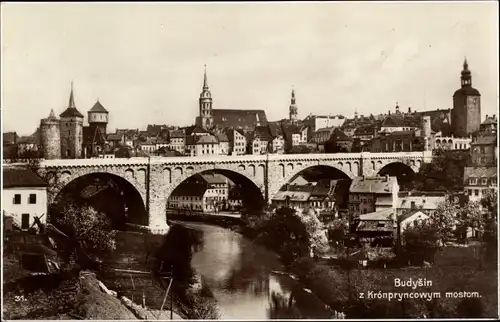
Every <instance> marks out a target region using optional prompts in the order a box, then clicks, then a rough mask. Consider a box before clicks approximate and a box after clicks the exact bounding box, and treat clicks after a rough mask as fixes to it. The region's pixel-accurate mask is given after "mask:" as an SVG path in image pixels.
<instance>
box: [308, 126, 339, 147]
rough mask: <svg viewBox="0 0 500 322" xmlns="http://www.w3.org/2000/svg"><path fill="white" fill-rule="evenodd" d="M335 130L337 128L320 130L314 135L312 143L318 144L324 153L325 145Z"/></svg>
mask: <svg viewBox="0 0 500 322" xmlns="http://www.w3.org/2000/svg"><path fill="white" fill-rule="evenodd" d="M334 130H335V127H325V128H321V129H318V130H317V131H315V132H313V133H312V135H311V140H310V142H311V143H314V144H316V146H317V147H318V150H319V151H320V152H324V151H325V143H326V141H328V140H329V139H330V136H331V135H332V133H333V131H334Z"/></svg>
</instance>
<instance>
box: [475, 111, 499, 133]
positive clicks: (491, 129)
mask: <svg viewBox="0 0 500 322" xmlns="http://www.w3.org/2000/svg"><path fill="white" fill-rule="evenodd" d="M479 132H480V134H481V135H496V134H497V117H496V115H493V116H488V115H486V119H485V120H484V122H483V123H481V125H480V128H479Z"/></svg>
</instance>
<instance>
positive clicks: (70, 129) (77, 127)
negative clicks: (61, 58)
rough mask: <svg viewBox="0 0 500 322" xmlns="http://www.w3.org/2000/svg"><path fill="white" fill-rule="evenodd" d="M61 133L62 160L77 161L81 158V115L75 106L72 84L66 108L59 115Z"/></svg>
mask: <svg viewBox="0 0 500 322" xmlns="http://www.w3.org/2000/svg"><path fill="white" fill-rule="evenodd" d="M59 117H60V120H59V122H60V131H61V155H62V158H63V159H78V158H81V157H82V144H83V115H82V113H80V112H79V111H78V110H77V109H76V106H75V98H74V95H73V82H71V93H70V95H69V104H68V108H67V109H66V110H65V111H64V112H62V113H61V115H59Z"/></svg>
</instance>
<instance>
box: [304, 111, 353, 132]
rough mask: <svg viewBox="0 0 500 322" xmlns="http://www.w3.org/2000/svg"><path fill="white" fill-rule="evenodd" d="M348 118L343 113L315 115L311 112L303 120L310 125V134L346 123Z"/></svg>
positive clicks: (306, 124)
mask: <svg viewBox="0 0 500 322" xmlns="http://www.w3.org/2000/svg"><path fill="white" fill-rule="evenodd" d="M345 121H346V118H345V117H344V116H342V115H333V116H332V115H313V114H309V115H308V116H307V117H306V118H305V119H304V121H303V124H304V125H305V126H307V127H308V129H309V133H308V136H309V137H311V136H312V133H314V132H316V131H317V130H319V129H324V128H331V127H332V128H336V127H340V126H342V125H343V124H344V122H345Z"/></svg>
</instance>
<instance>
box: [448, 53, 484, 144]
mask: <svg viewBox="0 0 500 322" xmlns="http://www.w3.org/2000/svg"><path fill="white" fill-rule="evenodd" d="M460 78H461V83H462V86H461V88H460V89H458V90H457V91H456V92H455V94H453V109H452V111H451V126H452V129H453V134H454V135H455V136H457V137H466V136H469V135H470V134H472V133H474V132H476V131H478V130H479V126H480V125H481V94H480V93H479V91H478V90H477V89H475V88H474V87H472V76H471V71H470V70H469V64H468V63H467V58H465V60H464V64H463V70H462V76H461V77H460Z"/></svg>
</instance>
